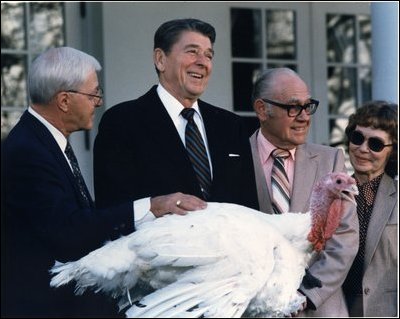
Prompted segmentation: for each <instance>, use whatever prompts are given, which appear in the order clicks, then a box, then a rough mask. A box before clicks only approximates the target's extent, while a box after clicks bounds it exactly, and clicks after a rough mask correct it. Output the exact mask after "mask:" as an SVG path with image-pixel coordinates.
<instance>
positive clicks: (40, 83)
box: [28, 47, 101, 104]
mask: <svg viewBox="0 0 400 319" xmlns="http://www.w3.org/2000/svg"><path fill="white" fill-rule="evenodd" d="M100 70H101V65H100V63H99V61H97V60H96V59H95V58H94V57H92V56H91V55H89V54H86V53H84V52H82V51H79V50H76V49H73V48H70V47H59V48H51V49H49V50H47V51H45V52H44V53H42V54H40V55H39V56H38V57H37V58H36V59H35V60H34V61H33V63H32V66H31V68H30V70H29V75H28V91H29V97H30V100H31V102H32V103H38V104H48V103H49V102H50V101H51V100H52V99H53V97H54V96H55V95H56V94H57V93H58V92H62V91H68V90H78V89H79V87H80V86H81V85H82V84H83V83H84V82H85V81H86V79H87V77H88V75H89V74H90V73H91V72H93V71H100Z"/></svg>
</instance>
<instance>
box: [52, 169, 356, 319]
mask: <svg viewBox="0 0 400 319" xmlns="http://www.w3.org/2000/svg"><path fill="white" fill-rule="evenodd" d="M355 194H358V191H357V187H356V183H355V180H354V179H353V178H352V177H350V176H348V175H347V174H345V173H330V174H328V175H327V176H326V177H324V178H323V179H322V180H321V181H320V182H318V183H317V184H316V185H315V187H314V189H313V193H312V197H311V204H310V212H307V213H285V214H282V215H270V214H264V213H261V212H259V211H256V210H253V209H250V208H247V207H244V206H240V205H235V204H228V203H208V206H207V208H206V209H205V210H201V211H195V212H190V213H188V214H187V215H185V216H180V215H166V216H164V217H162V218H158V219H156V220H155V221H153V222H147V223H143V224H142V225H141V227H140V228H139V229H138V230H137V231H136V232H134V233H132V234H130V235H128V236H125V237H121V238H119V239H117V240H115V241H111V242H108V243H106V244H105V245H104V246H103V247H101V248H99V249H97V250H95V251H93V252H91V253H89V254H88V255H86V256H84V257H82V258H81V259H79V260H78V261H75V262H67V263H64V264H62V263H59V262H56V264H55V265H54V267H53V268H52V269H51V273H52V274H54V276H53V278H52V280H51V283H50V285H51V286H52V287H59V286H61V285H64V284H67V283H68V282H70V281H72V280H74V281H76V293H77V294H81V293H83V292H84V291H85V290H86V289H88V288H91V289H93V290H95V291H96V292H104V293H106V294H109V295H111V296H112V297H114V298H117V297H120V307H121V309H127V310H126V312H125V314H126V316H127V317H142V318H143V317H153V318H154V317H163V318H167V317H185V318H196V317H223V318H224V317H225V318H226V317H240V316H242V315H244V316H252V317H253V316H255V317H259V316H265V317H279V316H288V315H290V314H291V313H294V312H296V311H297V310H298V309H300V308H301V305H302V303H303V302H304V301H305V298H304V297H302V296H300V295H299V294H298V293H297V289H298V288H299V286H300V284H301V282H302V279H303V276H304V274H305V269H306V268H307V262H308V261H309V259H310V258H311V253H312V252H313V251H316V252H319V251H320V250H321V249H323V248H324V245H325V241H326V240H328V239H329V238H330V237H331V236H332V234H333V233H334V232H335V230H336V228H337V227H338V225H339V222H340V218H341V213H342V209H341V208H342V205H343V201H345V200H349V201H352V202H353V203H355V201H354V195H355ZM314 279H315V278H314ZM127 307H129V308H127Z"/></svg>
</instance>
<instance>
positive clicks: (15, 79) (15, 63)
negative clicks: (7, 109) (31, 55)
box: [1, 54, 27, 106]
mask: <svg viewBox="0 0 400 319" xmlns="http://www.w3.org/2000/svg"><path fill="white" fill-rule="evenodd" d="M25 59H26V57H25V56H23V55H11V54H2V55H1V105H2V106H23V105H26V103H27V98H26V61H25Z"/></svg>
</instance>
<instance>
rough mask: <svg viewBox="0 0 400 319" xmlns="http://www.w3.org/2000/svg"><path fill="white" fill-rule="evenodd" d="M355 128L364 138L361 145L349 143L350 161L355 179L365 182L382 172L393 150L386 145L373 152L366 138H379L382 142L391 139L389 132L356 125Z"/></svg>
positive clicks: (389, 141)
mask: <svg viewBox="0 0 400 319" xmlns="http://www.w3.org/2000/svg"><path fill="white" fill-rule="evenodd" d="M355 130H357V131H359V132H361V133H362V135H364V137H365V140H364V142H363V143H362V144H361V145H355V144H353V143H351V142H350V143H349V156H350V162H351V165H352V166H353V168H354V172H355V175H356V177H357V179H358V180H359V181H360V182H367V181H369V180H371V179H374V178H375V177H377V176H379V175H380V174H382V173H383V172H384V170H385V166H386V163H387V162H388V160H389V157H390V154H391V152H392V150H393V147H392V146H387V147H384V148H383V149H382V151H380V152H374V151H372V150H371V149H370V148H369V147H368V142H367V140H368V138H371V137H376V138H379V139H380V140H382V142H383V143H384V144H391V143H392V142H393V141H392V140H391V139H390V136H389V134H388V133H387V132H385V131H383V130H381V129H375V128H372V127H363V126H359V125H357V126H356V128H355Z"/></svg>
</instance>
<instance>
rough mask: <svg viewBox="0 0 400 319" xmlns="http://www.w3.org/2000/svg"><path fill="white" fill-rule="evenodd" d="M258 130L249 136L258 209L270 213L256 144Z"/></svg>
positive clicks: (269, 200) (269, 199) (270, 208)
mask: <svg viewBox="0 0 400 319" xmlns="http://www.w3.org/2000/svg"><path fill="white" fill-rule="evenodd" d="M259 132H260V129H258V130H257V131H255V132H254V134H253V135H252V136H251V137H250V145H251V155H252V157H253V164H254V173H255V177H256V185H257V197H258V204H259V206H260V211H262V212H264V213H270V214H271V212H272V205H271V198H270V196H269V192H268V187H267V182H266V181H265V176H264V171H263V169H262V165H261V161H260V155H259V152H258V146H257V135H258V134H259Z"/></svg>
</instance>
